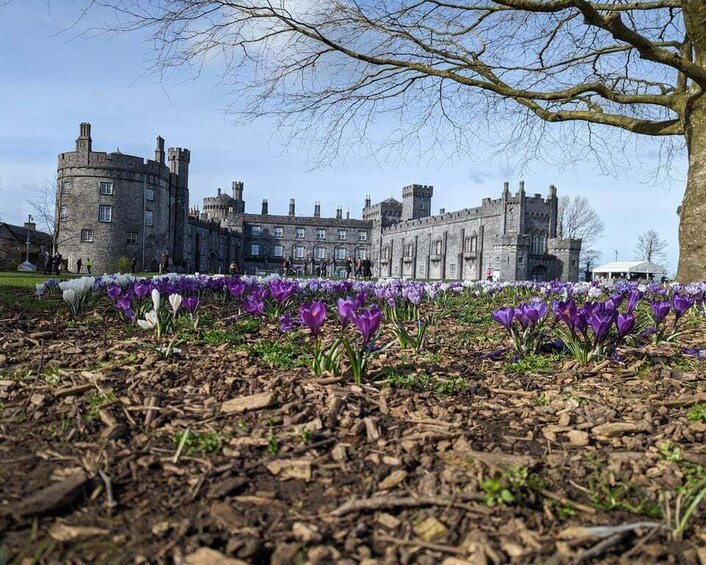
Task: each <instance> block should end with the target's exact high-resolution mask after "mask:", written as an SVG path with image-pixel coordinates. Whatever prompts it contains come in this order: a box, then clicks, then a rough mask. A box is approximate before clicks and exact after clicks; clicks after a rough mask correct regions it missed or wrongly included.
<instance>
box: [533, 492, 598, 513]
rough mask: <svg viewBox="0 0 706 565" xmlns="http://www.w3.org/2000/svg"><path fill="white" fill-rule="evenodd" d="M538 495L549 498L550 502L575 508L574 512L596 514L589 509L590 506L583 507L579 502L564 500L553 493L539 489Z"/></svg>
mask: <svg viewBox="0 0 706 565" xmlns="http://www.w3.org/2000/svg"><path fill="white" fill-rule="evenodd" d="M539 494H541V495H542V496H546V497H547V498H551V499H552V500H556V501H557V502H561V504H563V505H564V506H571V507H572V508H575V509H576V510H580V511H581V512H586V513H587V514H596V509H595V508H593V507H591V506H585V505H583V504H581V503H580V502H574V501H573V500H569V499H568V498H564V497H563V496H561V495H559V494H556V493H555V492H550V491H548V490H544V489H540V490H539Z"/></svg>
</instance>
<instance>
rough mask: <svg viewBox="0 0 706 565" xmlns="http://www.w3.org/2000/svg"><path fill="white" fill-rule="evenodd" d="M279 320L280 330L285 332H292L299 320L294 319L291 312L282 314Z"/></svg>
mask: <svg viewBox="0 0 706 565" xmlns="http://www.w3.org/2000/svg"><path fill="white" fill-rule="evenodd" d="M277 321H278V322H279V331H280V332H282V333H283V334H284V333H288V332H291V331H292V330H293V329H295V328H296V327H297V322H296V321H295V320H292V317H291V316H290V315H289V312H287V313H285V314H282V315H281V316H280V317H279V318H278V320H277Z"/></svg>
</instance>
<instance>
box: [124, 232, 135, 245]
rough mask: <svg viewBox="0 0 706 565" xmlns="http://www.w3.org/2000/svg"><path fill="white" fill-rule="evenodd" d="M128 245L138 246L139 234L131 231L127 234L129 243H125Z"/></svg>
mask: <svg viewBox="0 0 706 565" xmlns="http://www.w3.org/2000/svg"><path fill="white" fill-rule="evenodd" d="M125 243H127V244H128V245H136V244H137V232H134V231H129V232H127V241H125Z"/></svg>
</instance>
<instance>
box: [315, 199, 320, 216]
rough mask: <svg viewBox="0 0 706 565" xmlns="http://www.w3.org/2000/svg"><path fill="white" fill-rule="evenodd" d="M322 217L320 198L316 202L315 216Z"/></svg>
mask: <svg viewBox="0 0 706 565" xmlns="http://www.w3.org/2000/svg"><path fill="white" fill-rule="evenodd" d="M320 217H321V202H319V201H318V200H317V201H316V202H314V218H320Z"/></svg>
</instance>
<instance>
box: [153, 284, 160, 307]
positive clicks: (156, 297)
mask: <svg viewBox="0 0 706 565" xmlns="http://www.w3.org/2000/svg"><path fill="white" fill-rule="evenodd" d="M152 306H153V307H154V311H155V312H159V291H158V290H157V289H156V288H153V289H152Z"/></svg>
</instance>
